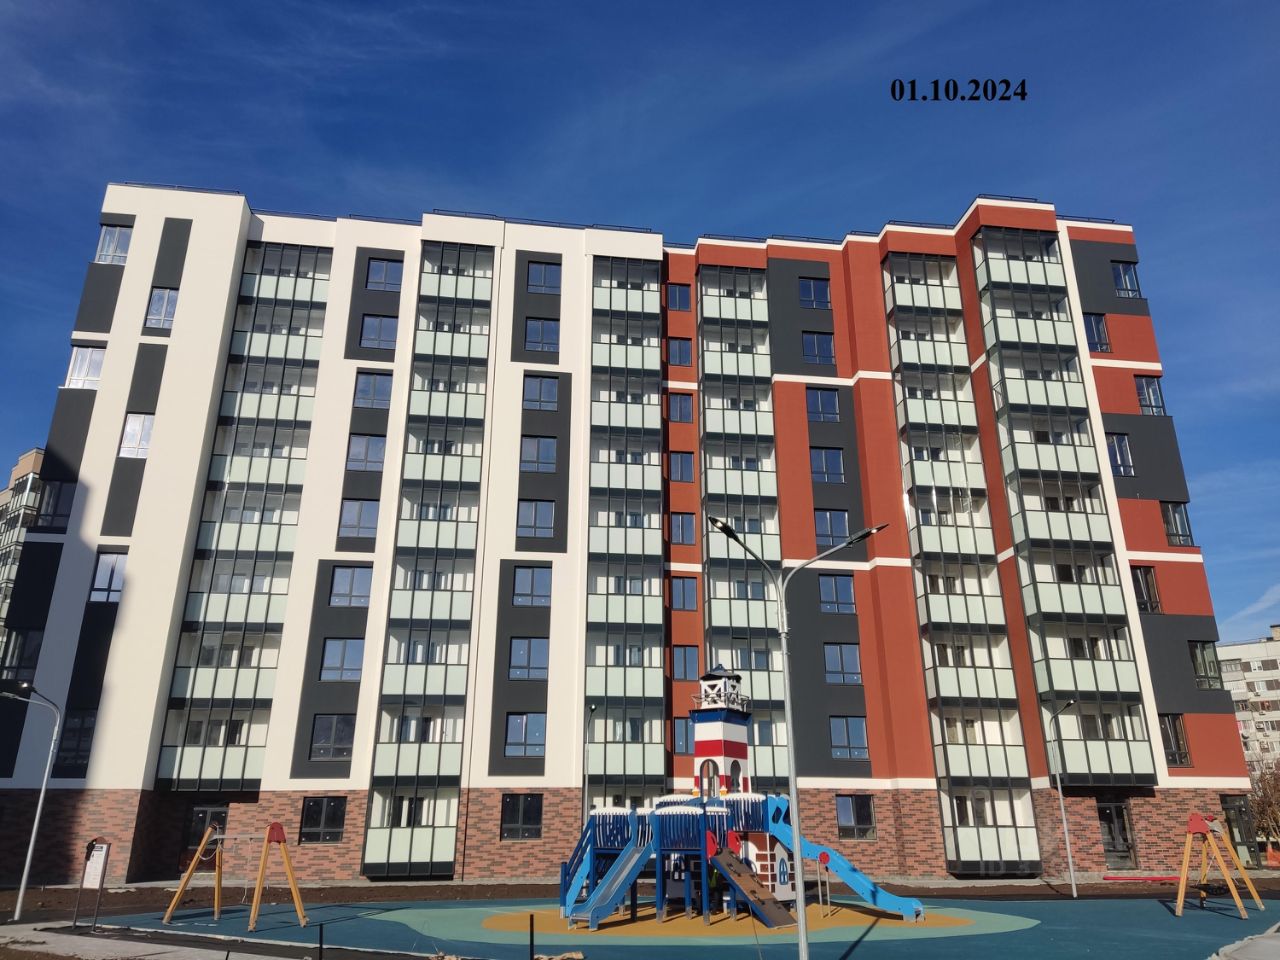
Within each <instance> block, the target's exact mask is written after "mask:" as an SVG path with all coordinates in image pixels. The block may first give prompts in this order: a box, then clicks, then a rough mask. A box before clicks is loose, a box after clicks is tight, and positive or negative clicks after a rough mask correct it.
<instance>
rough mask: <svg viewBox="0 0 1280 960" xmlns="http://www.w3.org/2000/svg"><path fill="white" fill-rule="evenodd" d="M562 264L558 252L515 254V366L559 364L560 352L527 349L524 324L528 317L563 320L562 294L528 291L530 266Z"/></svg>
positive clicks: (561, 333) (513, 338) (512, 320)
mask: <svg viewBox="0 0 1280 960" xmlns="http://www.w3.org/2000/svg"><path fill="white" fill-rule="evenodd" d="M530 262H534V263H560V254H558V253H534V252H531V251H528V250H517V251H516V274H515V279H514V281H513V282H514V284H515V296H514V303H513V306H512V308H511V309H512V317H511V361H512V362H513V363H559V362H560V354H559V353H547V352H545V351H541V350H526V349H525V348H524V322H525V320H527V319H529V318H531V317H532V318H536V319H539V320H559V319H560V295H559V294H551V293H530V292H529V263H530ZM567 334H568V331H566V330H561V331H560V338H561V340H562V341H564V340H565V339H566V335H567Z"/></svg>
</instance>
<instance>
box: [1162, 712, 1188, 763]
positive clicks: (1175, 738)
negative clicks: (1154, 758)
mask: <svg viewBox="0 0 1280 960" xmlns="http://www.w3.org/2000/svg"><path fill="white" fill-rule="evenodd" d="M1160 742H1161V743H1162V744H1163V745H1164V759H1165V762H1166V763H1167V764H1169V766H1171V767H1189V766H1191V751H1189V750H1188V749H1187V731H1186V728H1185V727H1184V726H1183V724H1182V714H1180V713H1162V714H1160Z"/></svg>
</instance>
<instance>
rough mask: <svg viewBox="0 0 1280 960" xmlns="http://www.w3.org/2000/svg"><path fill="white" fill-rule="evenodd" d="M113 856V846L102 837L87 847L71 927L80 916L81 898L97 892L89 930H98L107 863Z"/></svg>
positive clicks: (91, 841) (95, 839)
mask: <svg viewBox="0 0 1280 960" xmlns="http://www.w3.org/2000/svg"><path fill="white" fill-rule="evenodd" d="M110 856H111V844H109V843H107V841H105V840H103V839H102V838H101V837H94V838H93V839H92V840H90V841H89V843H88V844H87V845H86V847H85V851H84V871H83V873H81V875H80V889H79V890H77V891H76V908H75V913H74V914H72V916H71V926H72V927H75V926H76V923H77V920H78V919H79V916H80V897H81V895H82V894H83V893H84V891H85V890H97V891H98V896H97V899H96V900H95V902H94V905H93V924H92V926H90V927H89V929H90V930H91V931H92V930H97V928H98V911H99V910H100V909H101V907H102V888H103V887H105V886H106V885H107V861H108V859H109V858H110Z"/></svg>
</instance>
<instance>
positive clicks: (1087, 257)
mask: <svg viewBox="0 0 1280 960" xmlns="http://www.w3.org/2000/svg"><path fill="white" fill-rule="evenodd" d="M1071 259H1072V260H1073V261H1074V262H1075V268H1076V285H1077V286H1078V287H1079V289H1080V309H1081V310H1083V311H1084V312H1085V313H1128V314H1133V315H1135V316H1149V315H1150V310H1149V308H1148V307H1147V301H1146V298H1145V297H1117V296H1116V282H1115V277H1114V276H1113V275H1112V273H1111V264H1112V262H1116V261H1124V262H1127V263H1137V262H1138V248H1137V247H1135V246H1134V245H1133V244H1131V243H1102V242H1099V241H1096V240H1072V241H1071Z"/></svg>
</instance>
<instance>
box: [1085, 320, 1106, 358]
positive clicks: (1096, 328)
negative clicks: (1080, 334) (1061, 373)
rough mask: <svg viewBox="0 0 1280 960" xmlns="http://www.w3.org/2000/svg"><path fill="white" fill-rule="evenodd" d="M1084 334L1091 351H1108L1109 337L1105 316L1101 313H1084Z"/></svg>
mask: <svg viewBox="0 0 1280 960" xmlns="http://www.w3.org/2000/svg"><path fill="white" fill-rule="evenodd" d="M1084 336H1085V340H1086V341H1088V344H1089V350H1090V351H1091V352H1093V353H1110V352H1111V337H1110V336H1108V335H1107V317H1106V314H1103V313H1086V314H1085V315H1084Z"/></svg>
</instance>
